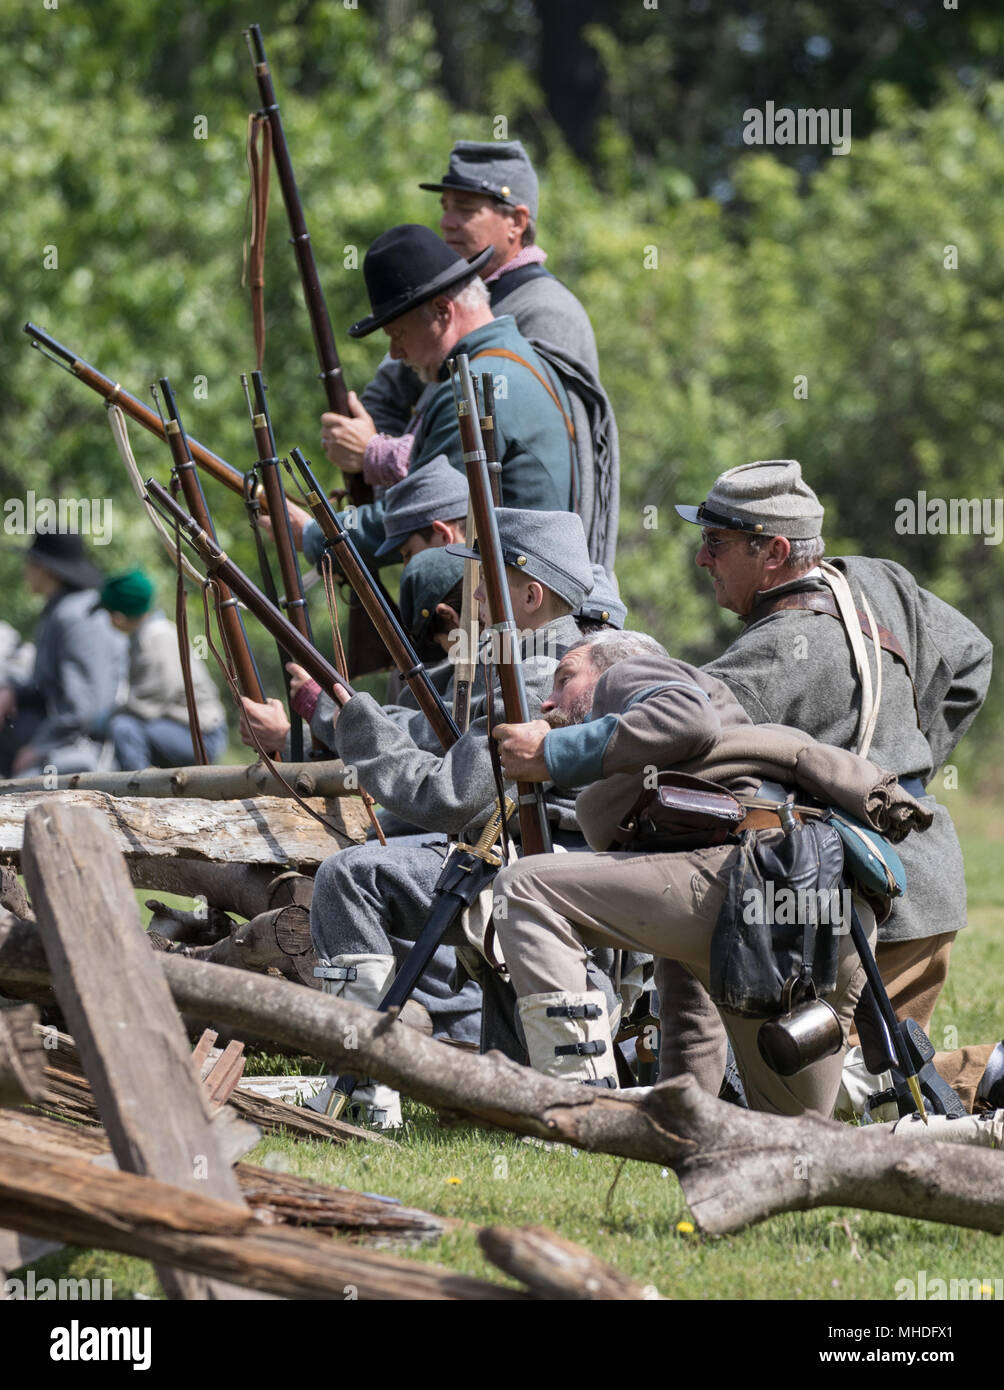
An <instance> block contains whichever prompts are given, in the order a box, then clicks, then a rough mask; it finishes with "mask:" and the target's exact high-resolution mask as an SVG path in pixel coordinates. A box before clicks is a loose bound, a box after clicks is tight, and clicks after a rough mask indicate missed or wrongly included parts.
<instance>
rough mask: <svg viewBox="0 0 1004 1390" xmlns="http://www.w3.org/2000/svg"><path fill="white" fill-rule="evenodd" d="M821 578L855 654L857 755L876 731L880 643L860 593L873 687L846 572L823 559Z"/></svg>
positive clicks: (865, 749) (863, 753) (864, 753)
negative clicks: (858, 687)
mask: <svg viewBox="0 0 1004 1390" xmlns="http://www.w3.org/2000/svg"><path fill="white" fill-rule="evenodd" d="M819 568H820V570H821V571H822V575H823V578H824V579H825V580H826V582H827V584H828V585H829V586H830V588H831V590H832V591H833V597H834V599H835V601H836V604H837V610H838V612H839V613H840V618H841V621H842V622H843V625H844V630H845V631H846V633H847V637H848V640H849V641H850V644H851V651H852V652H853V654H854V665H855V667H856V669H857V673H858V680H859V681H860V683H861V713H860V716H859V718H858V741H857V747H856V748H855V749H854V752H855V753H857V754H858V755H859V756H860V757H862V758H866V757H867V756H868V749H869V748H870V747H871V742H872V736H873V734H874V732H875V723H876V720H877V719H878V712H879V701H880V699H881V697H882V659H881V656H882V654H881V648H880V647H879V638H878V628H877V626H876V623H875V618H874V616H873V614H872V611H871V609H870V607H869V606H868V601H867V599H865V598H864V596H863V595H862V600H861V601H862V605H863V607H864V611H865V616H866V617H867V619H868V624H869V627H870V628H871V635H872V645H873V647H874V648H875V656H876V662H875V664H876V667H877V676H876V687H875V688H874V689H873V687H872V672H871V665H870V663H869V660H868V650H867V648H866V646H865V639H864V634H863V633H862V631H861V624H860V623H859V621H858V614H857V609H856V608H855V606H854V598H853V596H852V594H851V586H850V584H848V582H847V579H846V578H845V576H844V575H843V574H842V573H841V572H840V570H838V569H836V568H835V566H833V565H831V564H829V563H828V562H827V561H826V560H822V561H821V562H820V566H819Z"/></svg>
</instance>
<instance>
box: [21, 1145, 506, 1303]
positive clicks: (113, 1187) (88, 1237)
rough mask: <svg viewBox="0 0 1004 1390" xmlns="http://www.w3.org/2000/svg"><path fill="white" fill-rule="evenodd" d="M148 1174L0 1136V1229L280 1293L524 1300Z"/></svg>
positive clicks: (292, 1295) (495, 1287)
mask: <svg viewBox="0 0 1004 1390" xmlns="http://www.w3.org/2000/svg"><path fill="white" fill-rule="evenodd" d="M260 1214H263V1213H255V1212H252V1211H250V1210H248V1209H247V1208H245V1207H240V1206H236V1205H234V1204H233V1203H231V1202H223V1201H220V1200H219V1199H217V1198H213V1197H207V1196H203V1195H201V1194H199V1193H196V1192H187V1191H184V1190H182V1189H180V1188H177V1187H174V1186H172V1185H171V1184H169V1183H164V1182H161V1181H160V1180H159V1179H156V1178H143V1177H138V1176H136V1175H135V1174H133V1173H122V1172H116V1171H108V1170H106V1169H104V1168H102V1167H99V1166H96V1165H94V1164H92V1163H88V1162H86V1161H85V1160H82V1159H77V1158H68V1157H62V1156H56V1155H50V1154H43V1153H40V1152H37V1151H36V1152H32V1151H30V1150H25V1149H24V1148H23V1147H21V1146H15V1145H12V1144H7V1143H4V1142H2V1141H0V1226H8V1227H10V1228H11V1229H12V1230H16V1231H21V1232H24V1233H26V1234H28V1235H35V1236H43V1237H55V1238H56V1239H57V1240H61V1241H64V1242H66V1243H68V1244H71V1245H81V1246H84V1247H85V1248H89V1247H92V1246H96V1247H97V1248H99V1249H102V1250H119V1251H121V1252H122V1253H123V1254H126V1255H138V1256H139V1257H140V1258H141V1259H146V1260H154V1261H156V1262H158V1263H160V1264H165V1265H172V1266H177V1267H179V1268H180V1269H183V1270H188V1271H190V1272H191V1273H192V1274H197V1275H203V1276H206V1277H209V1278H212V1279H218V1280H225V1281H227V1282H229V1283H235V1284H240V1285H242V1286H244V1287H246V1288H251V1289H258V1290H260V1291H261V1292H264V1293H268V1294H272V1295H278V1296H280V1297H283V1298H326V1299H345V1298H360V1299H393V1300H396V1299H401V1298H416V1299H437V1300H442V1299H451V1300H452V1299H502V1300H510V1301H511V1300H513V1299H516V1300H524V1299H526V1298H527V1294H525V1293H524V1292H522V1291H520V1290H517V1289H508V1288H503V1287H501V1286H500V1285H498V1284H489V1283H487V1282H486V1281H485V1280H482V1279H472V1278H468V1277H467V1276H465V1275H460V1274H453V1273H451V1272H450V1271H449V1270H443V1269H437V1268H435V1267H434V1266H431V1265H425V1264H417V1263H415V1262H414V1261H410V1260H405V1259H401V1258H399V1257H397V1256H394V1255H385V1254H382V1253H378V1252H377V1251H371V1250H364V1249H361V1248H360V1247H359V1246H356V1245H347V1244H344V1243H343V1242H341V1241H337V1240H334V1239H333V1238H332V1237H331V1236H329V1235H323V1234H320V1233H316V1232H313V1231H302V1230H296V1229H294V1228H291V1227H289V1226H273V1227H271V1228H269V1227H268V1226H266V1225H263V1224H262V1222H261V1221H260V1219H259V1215H260Z"/></svg>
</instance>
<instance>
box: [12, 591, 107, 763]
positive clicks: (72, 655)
mask: <svg viewBox="0 0 1004 1390" xmlns="http://www.w3.org/2000/svg"><path fill="white" fill-rule="evenodd" d="M97 601H98V593H97V590H95V589H78V590H63V591H62V592H61V593H59V594H55V595H53V597H52V598H50V599H49V601H48V602H47V603H46V605H45V608H44V609H43V610H42V616H41V618H40V619H39V622H38V627H37V628H36V630H35V669H34V671H33V672H32V674H31V677H30V678H29V679H22V680H16V681H13V682H12V684H13V686H14V688H15V690H17V691H19V692H21V693H22V694H27V693H28V692H31V693H33V694H34V695H35V696H36V697H37V698H39V699H40V700H41V701H42V702H43V704H44V709H45V716H44V718H43V720H42V722H41V724H39V725H38V726H37V727H36V728H35V730H34V732H33V733H32V736H31V742H32V744H33V746H34V747H36V748H38V749H39V750H40V751H41V752H42V753H43V754H44V753H48V754H52V753H53V752H55V751H58V750H59V749H60V748H64V747H67V746H69V745H72V744H74V743H75V741H77V740H79V739H83V738H85V737H87V735H88V734H89V732H90V730H91V729H92V727H93V726H94V725H95V723H96V722H97V721H98V720H99V718H100V717H101V716H103V715H107V713H108V712H109V710H110V709H111V708H112V706H113V705H114V704H115V699H116V696H117V694H118V689H119V685H120V683H121V682H122V681H123V679H124V677H125V673H126V659H127V658H126V651H127V643H126V639H125V637H124V636H123V635H122V633H120V632H116V630H115V629H114V628H113V627H112V625H111V621H110V619H109V617H108V614H107V613H106V612H105V611H104V609H98V608H96V607H95V605H96V604H97ZM94 751H95V755H96V754H97V752H98V751H99V745H98V744H97V743H95V744H94Z"/></svg>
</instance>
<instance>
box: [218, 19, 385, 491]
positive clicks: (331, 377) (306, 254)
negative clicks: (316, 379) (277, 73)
mask: <svg viewBox="0 0 1004 1390" xmlns="http://www.w3.org/2000/svg"><path fill="white" fill-rule="evenodd" d="M245 38H246V39H247V40H248V48H249V49H250V50H251V56H252V58H253V60H254V71H255V77H256V78H257V81H258V94H259V96H260V98H261V106H262V115H263V116H265V117H267V119H268V123H269V126H270V127H271V131H272V153H273V155H274V156H275V167H276V171H277V173H278V175H279V186H280V187H281V189H282V200H283V202H284V203H285V205H286V215H287V217H288V218H289V230H290V233H291V236H290V241H291V242H292V245H293V251H294V252H295V254H296V265H297V269H298V270H299V272H300V284H301V285H302V286H303V298H304V300H305V301H306V305H307V314H308V316H309V318H310V330H311V332H312V333H313V335H314V347H315V349H316V351H317V359H318V362H319V363H320V367H321V372H320V377H321V381H322V383H323V385H324V394H325V397H326V398H327V402H328V408H329V410H333V411H335V412H336V413H337V414H339V415H349V414H350V413H351V412H350V411H349V396H348V392H347V390H346V389H345V380H344V378H343V376H342V364H341V362H340V361H339V358H338V349H337V347H336V346H335V335H334V333H333V332H332V330H331V319H330V317H329V316H328V306H327V304H326V303H325V300H324V291H323V290H322V289H321V281H320V277H319V276H318V274H317V265H316V263H315V261H314V252H313V249H312V248H311V244H310V233H309V232H308V231H307V224H306V221H305V220H304V216H303V204H302V202H301V201H300V192H299V189H298V188H297V186H296V177H295V175H294V174H293V165H292V163H291V161H290V158H289V146H288V145H287V143H286V134H285V131H284V130H283V128H282V116H281V114H280V112H279V103H278V102H277V101H276V99H275V87H274V86H273V85H272V74H271V72H270V71H269V66H268V61H267V59H266V57H265V45H264V43H263V42H262V37H261V27H260V26H259V25H257V24H252V25H251V26H250V28H249V29H247V30H246V31H245ZM345 480H346V483H347V484H348V490H349V496H350V497H351V498H352V501H353V502H354V503H355V504H356V505H357V506H358V505H359V504H360V503H363V502H369V501H371V500H372V496H373V494H372V491H371V489H370V488H369V486H368V485H367V484H366V483H365V482H364V481H363V478H362V474H360V473H348V474H346V475H345Z"/></svg>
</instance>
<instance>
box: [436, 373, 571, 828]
mask: <svg viewBox="0 0 1004 1390" xmlns="http://www.w3.org/2000/svg"><path fill="white" fill-rule="evenodd" d="M456 365H457V370H458V372H459V375H460V383H461V397H460V400H459V401H458V403H457V416H458V420H459V424H460V440H461V444H462V446H463V451H464V466H465V467H466V469H467V481H468V484H469V486H470V493H471V507H472V510H473V512H474V523H475V526H476V527H477V533H478V550H479V552H480V555H481V574H482V581H483V583H484V586H485V592H486V594H487V596H488V612H489V616H490V618H491V623H492V627H493V628H494V630H495V631H496V633H497V634H498V636H499V638H500V639H501V640H500V644H499V645H500V660H499V663H498V674H499V684H500V685H501V687H502V707H503V709H504V710H505V717H506V721H507V722H508V723H510V724H525V723H528V722H529V719H530V712H529V709H528V707H527V702H526V686H525V685H524V683H523V669H522V665H521V653H520V648H519V640H518V634H517V632H516V622H515V619H514V618H513V611H512V599H511V597H510V595H509V585H508V583H507V581H506V574H505V562H504V561H503V559H502V546H501V543H500V541H499V533H498V522H497V520H496V517H495V507H494V504H493V502H492V494H491V485H490V482H489V476H488V465H487V460H486V455H485V448H484V443H483V441H482V438H481V427H480V418H479V413H478V403H477V398H476V395H475V391H474V382H473V379H472V377H471V369H470V361H469V358H468V356H467V354H466V353H459V354H458V355H457V359H456ZM517 786H518V788H519V831H520V839H521V840H522V842H523V853H524V854H545V853H547V852H548V851H549V850H550V849H551V848H552V845H551V828H550V825H549V824H548V820H547V810H546V806H545V802H544V793H543V791H542V789H541V787H540V784H539V783H531V782H519V783H517Z"/></svg>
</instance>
